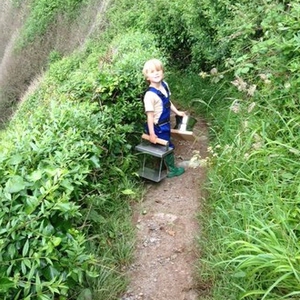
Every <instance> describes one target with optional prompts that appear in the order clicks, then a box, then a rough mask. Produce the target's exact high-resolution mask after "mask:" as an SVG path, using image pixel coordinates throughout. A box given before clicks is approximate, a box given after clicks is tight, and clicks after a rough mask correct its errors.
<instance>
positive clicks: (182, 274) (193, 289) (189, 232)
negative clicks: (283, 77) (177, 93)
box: [121, 119, 207, 300]
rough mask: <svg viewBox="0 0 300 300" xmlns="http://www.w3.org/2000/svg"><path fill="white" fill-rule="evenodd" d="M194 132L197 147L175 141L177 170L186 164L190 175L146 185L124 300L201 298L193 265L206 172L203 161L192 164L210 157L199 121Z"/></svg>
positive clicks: (137, 208)
mask: <svg viewBox="0 0 300 300" xmlns="http://www.w3.org/2000/svg"><path fill="white" fill-rule="evenodd" d="M194 133H195V134H196V135H197V137H198V138H197V140H196V141H195V142H187V141H182V140H174V143H175V146H176V150H175V156H176V161H177V165H184V166H185V167H186V172H185V173H184V174H183V175H182V176H180V177H176V178H170V179H169V178H166V179H164V180H162V181H161V182H160V183H152V182H145V187H146V190H147V192H146V194H145V196H144V199H143V201H141V202H140V203H139V204H137V205H136V206H135V207H134V222H135V225H136V226H137V243H136V251H135V261H134V263H133V264H132V265H131V266H130V268H129V270H128V275H129V277H130V279H131V284H130V286H129V289H128V292H127V293H126V295H124V296H123V297H122V298H121V299H122V300H138V299H140V300H196V299H198V296H199V294H198V291H197V282H195V279H194V278H195V276H194V271H195V270H194V269H195V268H194V266H195V262H196V259H197V243H196V238H198V237H199V234H200V228H199V224H198V222H197V218H196V215H197V213H199V212H200V210H201V198H202V197H203V195H202V192H201V183H202V182H203V180H205V167H203V166H202V164H201V165H200V166H199V160H196V161H195V162H196V164H194V166H193V167H191V166H190V167H189V166H188V165H190V160H191V159H192V160H193V161H194V160H195V158H197V157H198V156H199V155H198V154H200V156H201V158H205V157H206V155H207V127H206V124H205V122H204V121H201V120H199V119H198V122H197V124H196V125H195V127H194ZM195 151H196V152H195ZM197 151H198V152H197ZM197 162H198V163H197ZM200 162H201V161H200Z"/></svg>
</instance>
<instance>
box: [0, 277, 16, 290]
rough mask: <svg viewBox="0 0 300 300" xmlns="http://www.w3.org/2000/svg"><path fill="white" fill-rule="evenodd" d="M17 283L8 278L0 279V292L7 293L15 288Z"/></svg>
mask: <svg viewBox="0 0 300 300" xmlns="http://www.w3.org/2000/svg"><path fill="white" fill-rule="evenodd" d="M14 286H15V283H14V282H13V281H12V280H10V279H9V278H7V277H2V278H0V290H1V291H7V290H8V289H10V288H13V287H14Z"/></svg>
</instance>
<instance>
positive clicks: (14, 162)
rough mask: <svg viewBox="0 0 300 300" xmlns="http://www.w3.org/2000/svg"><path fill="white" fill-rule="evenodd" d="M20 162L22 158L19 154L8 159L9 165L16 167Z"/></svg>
mask: <svg viewBox="0 0 300 300" xmlns="http://www.w3.org/2000/svg"><path fill="white" fill-rule="evenodd" d="M21 161H22V156H21V155H19V154H16V155H13V156H12V157H11V158H10V159H9V163H10V164H11V165H17V164H19V163H20V162H21Z"/></svg>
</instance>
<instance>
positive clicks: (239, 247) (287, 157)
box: [201, 95, 300, 300]
mask: <svg viewBox="0 0 300 300" xmlns="http://www.w3.org/2000/svg"><path fill="white" fill-rule="evenodd" d="M236 97H237V98H238V97H240V95H236ZM240 98H241V97H240ZM254 100H256V101H255V104H256V105H255V106H254V105H251V103H252V101H253V99H251V100H250V101H249V100H240V101H239V102H238V105H237V107H236V110H234V109H233V107H232V103H228V102H222V103H221V101H219V102H216V101H215V102H214V103H213V106H212V107H210V112H211V114H212V116H213V119H212V128H213V132H214V135H213V136H212V140H213V146H212V148H211V149H210V151H211V162H212V165H211V168H210V171H209V180H210V183H209V185H208V186H207V188H208V190H209V199H208V202H207V208H206V209H207V212H206V214H205V216H204V217H203V216H202V217H201V218H202V220H203V219H204V220H205V221H207V217H208V216H210V219H209V220H208V222H209V225H208V226H207V227H206V228H205V230H204V231H205V236H206V239H205V242H204V243H201V245H202V247H203V248H204V249H207V250H206V254H205V255H204V257H203V259H202V262H201V264H202V266H203V267H205V266H206V267H205V268H206V269H207V268H210V272H208V273H209V275H208V279H209V280H213V281H214V284H215V288H214V292H213V296H212V297H213V299H249V300H250V299H257V300H258V299H278V300H279V299H298V298H299V295H300V280H299V279H300V277H299V276H300V268H299V258H300V256H299V251H300V245H299V242H298V240H299V225H298V223H299V199H300V198H299V192H300V190H299V179H300V172H299V165H300V163H299V150H298V146H297V145H299V129H298V125H297V124H299V109H298V107H297V106H293V105H289V108H288V109H285V110H280V111H279V110H278V109H279V105H278V103H280V102H279V101H280V100H281V101H285V100H284V99H268V105H262V104H260V103H263V102H264V101H261V99H254ZM288 103H289V104H290V102H288ZM250 108H251V109H250Z"/></svg>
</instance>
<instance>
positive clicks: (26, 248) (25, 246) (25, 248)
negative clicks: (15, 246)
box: [22, 239, 29, 257]
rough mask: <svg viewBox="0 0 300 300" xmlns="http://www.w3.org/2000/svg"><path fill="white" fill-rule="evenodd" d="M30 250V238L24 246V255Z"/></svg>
mask: <svg viewBox="0 0 300 300" xmlns="http://www.w3.org/2000/svg"><path fill="white" fill-rule="evenodd" d="M28 250H29V240H28V239H27V240H26V242H25V244H24V246H23V250H22V255H23V257H25V256H26V255H27V253H28Z"/></svg>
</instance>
